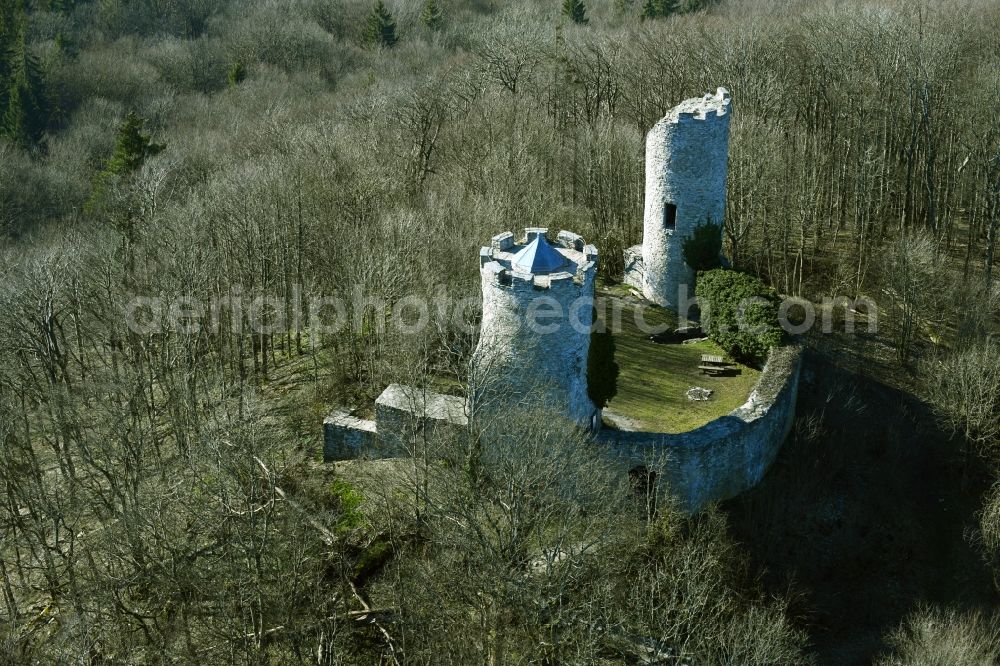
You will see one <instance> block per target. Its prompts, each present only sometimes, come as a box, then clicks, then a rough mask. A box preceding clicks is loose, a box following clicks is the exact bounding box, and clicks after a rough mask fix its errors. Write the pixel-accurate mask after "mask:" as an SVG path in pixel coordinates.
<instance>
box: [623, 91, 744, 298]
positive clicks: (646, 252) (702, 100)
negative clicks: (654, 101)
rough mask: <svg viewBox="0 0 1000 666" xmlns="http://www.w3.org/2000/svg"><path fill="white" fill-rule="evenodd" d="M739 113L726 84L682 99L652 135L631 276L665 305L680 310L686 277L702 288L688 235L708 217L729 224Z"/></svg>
mask: <svg viewBox="0 0 1000 666" xmlns="http://www.w3.org/2000/svg"><path fill="white" fill-rule="evenodd" d="M731 115H732V114H731V113H730V96H729V91H728V90H726V89H725V88H719V89H718V90H716V92H715V94H714V95H713V94H712V93H709V94H707V95H705V96H704V97H695V98H692V99H688V100H685V101H683V102H681V103H680V104H678V105H677V106H675V107H674V108H673V109H671V110H670V112H669V113H667V115H666V116H664V117H663V118H662V119H661V120H660V121H659V122H658V123H656V125H654V126H653V129H651V130H650V131H649V134H647V135H646V210H645V215H644V219H643V236H642V253H641V266H640V265H637V264H638V263H639V259H640V257H639V253H638V252H637V251H636V250H637V249H638V248H632V249H630V250H627V251H626V257H625V261H626V271H627V274H626V282H627V283H629V284H632V285H633V286H635V287H637V288H640V289H641V290H642V293H643V295H644V296H645V297H646V298H647V299H649V300H650V301H652V302H654V303H657V304H658V305H663V306H666V307H669V308H672V309H676V308H677V303H678V288H679V287H680V285H682V284H683V285H687V286H688V290H689V294H690V295H691V296H693V295H694V294H693V292H692V288H693V285H694V274H693V272H692V270H691V268H690V267H689V266H688V265H687V264H685V263H684V240H685V239H687V238H689V237H690V236H691V234H692V233H693V231H694V228H695V227H696V226H698V225H699V224H703V223H705V221H706V220H710V221H711V222H712V223H714V224H718V225H720V227H721V225H722V221H723V214H724V213H725V207H726V172H727V169H728V162H729V118H730V116H731ZM720 233H721V228H720Z"/></svg>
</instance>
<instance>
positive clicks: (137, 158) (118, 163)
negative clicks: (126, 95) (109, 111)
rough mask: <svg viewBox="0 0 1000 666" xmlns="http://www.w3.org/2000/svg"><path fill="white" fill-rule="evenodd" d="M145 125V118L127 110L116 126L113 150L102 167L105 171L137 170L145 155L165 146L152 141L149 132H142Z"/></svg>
mask: <svg viewBox="0 0 1000 666" xmlns="http://www.w3.org/2000/svg"><path fill="white" fill-rule="evenodd" d="M145 126H146V119H145V118H142V117H140V116H139V115H138V114H137V113H135V112H134V111H129V112H128V114H127V115H126V116H125V120H124V122H122V124H121V126H120V127H119V128H118V134H117V136H116V138H115V152H114V153H113V154H112V155H111V159H109V160H108V163H107V166H106V167H105V169H104V170H105V172H106V173H109V174H115V175H119V176H120V175H124V174H128V173H132V172H133V171H137V170H138V169H139V167H141V166H142V165H143V163H144V162H145V161H146V158H147V157H152V156H153V155H156V154H158V153H160V152H161V151H162V150H163V148H164V147H165V146H164V145H163V144H160V143H153V142H152V141H151V140H150V137H149V134H146V133H145V132H143V130H144V129H145Z"/></svg>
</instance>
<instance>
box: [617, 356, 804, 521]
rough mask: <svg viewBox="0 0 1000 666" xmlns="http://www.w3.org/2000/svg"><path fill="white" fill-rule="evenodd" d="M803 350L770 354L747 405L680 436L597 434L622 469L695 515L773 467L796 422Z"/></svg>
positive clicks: (662, 434)
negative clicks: (651, 474)
mask: <svg viewBox="0 0 1000 666" xmlns="http://www.w3.org/2000/svg"><path fill="white" fill-rule="evenodd" d="M801 364H802V349H801V348H800V347H799V346H794V345H793V346H787V347H778V348H776V349H773V350H772V351H771V354H770V356H769V358H768V361H767V364H766V365H765V366H764V371H763V373H762V374H761V376H760V379H758V381H757V385H756V386H755V387H754V389H753V392H752V393H751V394H750V397H749V398H748V399H747V401H746V403H744V404H743V405H742V406H740V407H738V408H736V409H734V410H733V411H732V412H730V413H729V414H727V415H726V416H722V417H720V418H718V419H715V420H714V421H711V422H709V423H706V424H705V425H703V426H701V427H700V428H695V429H694V430H691V431H689V432H685V433H680V434H667V433H656V432H637V431H622V430H609V429H607V428H605V429H602V430H601V431H600V432H599V433H598V436H597V437H598V441H601V442H603V443H605V444H606V445H608V446H609V447H611V449H612V450H613V451H614V452H615V454H616V455H617V456H618V459H619V462H620V464H621V465H622V466H623V467H626V468H629V469H631V468H635V467H640V466H641V467H645V468H646V469H648V470H651V471H655V472H656V473H657V478H658V479H662V480H664V481H665V482H666V486H667V489H668V490H669V491H670V493H671V494H672V495H673V496H674V497H675V498H676V499H677V501H678V503H679V505H680V507H681V508H682V509H683V510H685V511H689V512H694V511H697V510H699V509H700V508H702V507H703V506H705V505H706V504H708V503H709V502H714V501H719V500H724V499H728V498H730V497H734V496H736V495H738V494H740V493H742V492H743V491H745V490H748V489H750V488H752V487H753V486H755V485H756V484H757V483H758V482H759V481H760V480H761V478H763V476H764V473H765V472H767V469H768V468H769V467H770V466H771V463H772V462H774V458H775V457H776V456H777V455H778V451H779V450H780V449H781V445H782V443H783V442H784V441H785V438H786V436H787V435H788V433H789V431H790V430H791V428H792V424H793V423H794V420H795V401H796V398H797V396H798V387H799V373H800V369H801Z"/></svg>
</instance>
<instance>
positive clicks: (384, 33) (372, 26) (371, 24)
mask: <svg viewBox="0 0 1000 666" xmlns="http://www.w3.org/2000/svg"><path fill="white" fill-rule="evenodd" d="M365 41H366V42H367V43H369V44H376V45H378V46H385V47H392V46H394V45H395V44H396V20H395V19H394V18H392V14H390V13H389V10H388V9H386V6H385V3H384V2H383V1H382V0H377V2H376V3H375V6H374V7H373V8H372V13H371V14H369V15H368V22H367V24H366V25H365Z"/></svg>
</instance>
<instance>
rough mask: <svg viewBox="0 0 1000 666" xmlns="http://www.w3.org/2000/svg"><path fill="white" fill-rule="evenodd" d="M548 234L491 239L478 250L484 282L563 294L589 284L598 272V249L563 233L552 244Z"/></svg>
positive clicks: (533, 230)
mask: <svg viewBox="0 0 1000 666" xmlns="http://www.w3.org/2000/svg"><path fill="white" fill-rule="evenodd" d="M548 232H549V230H548V229H547V228H545V227H527V228H525V230H524V238H523V240H521V241H520V242H516V241H515V238H514V234H512V233H511V232H509V231H508V232H504V233H502V234H497V235H496V236H494V237H493V238H492V239H491V241H490V245H489V246H484V247H482V248H480V250H479V266H480V271H481V273H482V275H483V277H484V279H486V280H487V281H488V282H489V283H491V284H494V285H497V286H499V287H507V288H511V289H515V290H518V289H526V288H531V289H536V290H537V289H546V290H562V289H566V288H573V287H579V286H582V285H585V284H586V283H588V282H589V281H591V279H592V278H593V276H594V274H595V273H596V271H597V258H598V253H597V248H596V247H595V246H593V245H588V244H587V243H586V241H584V239H583V237H582V236H580V235H579V234H575V233H573V232H571V231H566V230H562V231H560V232H559V234H558V236H557V237H556V242H555V244H551V243H549V240H548ZM539 237H541V238H540V239H539Z"/></svg>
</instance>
